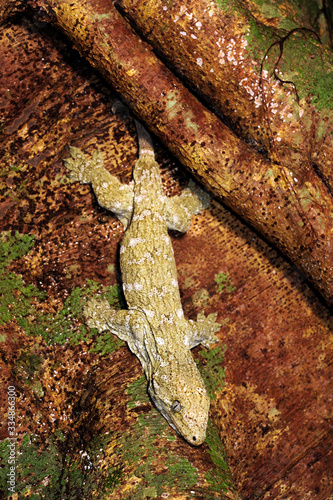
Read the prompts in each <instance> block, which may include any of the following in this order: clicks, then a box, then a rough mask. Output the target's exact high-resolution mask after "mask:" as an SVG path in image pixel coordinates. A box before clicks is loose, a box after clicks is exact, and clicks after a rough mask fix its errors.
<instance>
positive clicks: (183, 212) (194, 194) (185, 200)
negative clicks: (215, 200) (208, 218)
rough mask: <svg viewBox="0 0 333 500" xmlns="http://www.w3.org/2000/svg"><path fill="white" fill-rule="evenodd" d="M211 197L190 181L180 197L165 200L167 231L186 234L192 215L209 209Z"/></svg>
mask: <svg viewBox="0 0 333 500" xmlns="http://www.w3.org/2000/svg"><path fill="white" fill-rule="evenodd" d="M210 200H211V197H210V195H209V194H208V193H206V192H205V191H203V189H201V188H200V187H199V186H198V185H197V184H195V183H194V182H193V181H192V180H191V181H190V182H189V184H188V186H187V187H186V188H185V189H184V190H183V192H182V193H181V195H180V196H173V197H170V198H166V202H165V206H166V211H165V213H166V223H167V226H168V229H173V230H175V231H180V232H181V233H186V231H187V230H188V229H189V228H190V225H191V221H192V216H193V214H198V213H200V212H201V211H202V210H204V209H205V208H208V207H209V204H210Z"/></svg>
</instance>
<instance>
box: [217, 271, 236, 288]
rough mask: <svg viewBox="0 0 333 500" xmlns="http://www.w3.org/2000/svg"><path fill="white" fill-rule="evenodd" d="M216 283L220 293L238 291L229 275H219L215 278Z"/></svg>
mask: <svg viewBox="0 0 333 500" xmlns="http://www.w3.org/2000/svg"><path fill="white" fill-rule="evenodd" d="M214 281H215V283H217V284H218V287H217V290H218V292H219V293H222V292H223V291H224V290H225V291H226V292H227V293H232V292H234V291H235V290H236V287H235V285H234V284H233V282H232V281H231V278H230V276H229V273H225V274H223V273H218V274H217V275H216V276H215V278H214Z"/></svg>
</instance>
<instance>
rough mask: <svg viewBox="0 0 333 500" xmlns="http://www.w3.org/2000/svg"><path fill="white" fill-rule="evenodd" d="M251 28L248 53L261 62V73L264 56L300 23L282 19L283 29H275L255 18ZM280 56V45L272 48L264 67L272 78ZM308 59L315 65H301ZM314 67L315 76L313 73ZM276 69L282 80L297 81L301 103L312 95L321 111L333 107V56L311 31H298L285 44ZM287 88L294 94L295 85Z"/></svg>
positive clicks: (249, 21) (250, 20) (248, 34)
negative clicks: (332, 56) (332, 60)
mask: <svg viewBox="0 0 333 500" xmlns="http://www.w3.org/2000/svg"><path fill="white" fill-rule="evenodd" d="M248 25H249V30H248V33H247V39H248V52H249V54H250V56H251V58H252V59H254V60H256V61H257V62H258V65H257V68H258V73H259V69H260V65H261V63H262V62H263V59H264V56H265V54H266V52H267V51H268V49H269V48H270V47H271V46H272V44H273V43H274V42H278V41H279V40H282V39H283V38H284V37H286V36H287V35H288V32H291V31H292V30H294V29H295V28H299V26H298V24H296V22H294V21H293V20H292V19H290V20H288V19H287V18H283V19H282V20H281V23H280V26H279V28H281V27H283V29H280V30H277V29H275V30H272V29H271V28H269V27H266V26H264V25H262V24H260V23H258V22H256V21H255V20H254V19H252V18H249V19H248ZM279 55H280V47H279V45H275V46H272V48H271V49H270V50H269V52H268V55H267V59H266V61H265V63H264V67H263V69H264V70H267V71H268V73H269V75H273V70H274V67H275V64H276V63H277V61H278V59H279ZM304 60H306V61H310V62H311V65H310V66H309V64H301V62H300V61H304ZM310 67H311V75H310V74H309V70H310ZM276 69H277V70H279V71H281V72H282V75H281V74H280V75H279V76H280V77H281V79H282V80H285V81H291V82H293V84H294V85H295V88H296V91H297V95H298V97H299V99H300V100H301V99H302V98H305V97H307V96H308V95H311V96H312V104H313V105H314V106H315V107H316V108H317V110H318V111H320V110H322V109H323V108H327V109H332V108H333V101H332V90H331V89H332V87H333V65H332V62H331V57H330V54H329V52H328V51H327V50H325V49H324V48H323V46H322V45H320V43H319V41H318V40H317V38H316V37H315V35H314V34H313V33H312V32H311V31H310V30H306V29H302V30H301V31H295V32H294V33H292V34H291V35H290V36H289V37H288V38H286V39H285V40H284V41H283V54H282V57H281V60H280V61H279V64H278V67H277V68H276ZM284 85H288V86H289V87H290V89H291V90H293V91H294V87H293V86H292V85H291V84H284ZM295 98H296V93H295Z"/></svg>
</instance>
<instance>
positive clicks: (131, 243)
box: [128, 238, 146, 247]
mask: <svg viewBox="0 0 333 500" xmlns="http://www.w3.org/2000/svg"><path fill="white" fill-rule="evenodd" d="M145 241H146V240H145V239H144V238H131V239H130V240H129V242H128V246H130V247H136V245H139V243H144V242H145Z"/></svg>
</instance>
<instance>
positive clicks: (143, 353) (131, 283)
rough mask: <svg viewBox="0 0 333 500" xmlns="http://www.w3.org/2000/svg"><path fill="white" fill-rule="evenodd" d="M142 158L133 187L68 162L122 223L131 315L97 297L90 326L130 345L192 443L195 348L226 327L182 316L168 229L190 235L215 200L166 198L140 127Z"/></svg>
mask: <svg viewBox="0 0 333 500" xmlns="http://www.w3.org/2000/svg"><path fill="white" fill-rule="evenodd" d="M136 128H137V133H138V142H139V159H138V160H137V161H136V163H135V166H134V169H133V181H132V182H131V183H130V184H129V185H126V184H121V183H120V181H119V180H118V179H117V178H116V177H114V176H112V175H111V174H110V173H109V172H108V171H107V170H106V169H105V168H104V163H103V159H102V156H101V153H100V152H99V151H95V153H94V154H93V156H92V158H89V157H88V156H86V155H85V154H84V153H82V151H81V150H79V149H78V148H74V147H71V148H70V154H71V158H68V159H67V160H65V164H66V167H67V169H68V170H69V171H70V177H71V179H73V180H75V181H80V182H81V183H90V184H91V185H92V187H93V190H94V192H95V194H96V197H97V200H98V203H99V204H100V205H101V206H102V207H104V208H106V209H108V210H110V211H112V212H113V213H114V214H115V215H116V216H117V217H118V218H119V219H120V221H121V222H122V224H123V226H124V228H125V230H126V231H125V235H124V237H123V239H122V242H121V246H120V268H121V274H122V286H123V291H124V295H125V298H126V302H127V305H128V309H126V310H113V309H112V308H111V307H110V305H109V304H108V302H106V301H105V300H101V299H99V298H93V299H92V300H90V301H89V302H88V303H87V305H86V306H85V310H84V314H85V317H86V320H87V324H88V325H89V326H90V327H96V328H97V329H98V331H99V332H102V331H104V330H109V331H110V332H112V333H114V334H115V335H117V336H118V337H119V338H120V339H122V340H124V341H125V342H127V344H128V347H129V348H130V350H131V351H132V352H133V353H134V354H135V355H136V356H137V357H138V359H139V360H140V362H141V364H142V366H143V369H144V372H145V375H146V377H147V380H148V393H149V395H150V397H151V399H152V401H153V403H154V404H155V406H156V408H157V409H158V410H159V412H160V413H161V414H162V415H163V416H164V417H165V418H166V420H167V421H168V423H169V424H170V426H171V427H172V428H173V429H174V430H175V431H176V432H177V433H178V434H180V435H181V436H183V438H185V439H186V440H187V441H188V442H189V443H190V444H192V445H200V444H201V443H203V441H204V440H205V437H206V427H207V420H208V411H209V397H208V395H207V392H206V388H205V385H204V382H203V380H202V378H201V375H200V373H199V371H198V368H197V366H196V363H195V362H194V360H193V357H192V355H191V352H190V349H192V348H193V347H195V346H197V345H199V344H202V345H204V346H206V347H209V344H211V343H215V342H216V341H217V338H216V337H215V335H214V333H215V332H217V331H218V330H219V328H220V325H219V324H218V323H216V322H215V320H216V316H217V314H209V315H208V316H207V317H206V316H204V315H203V314H199V315H198V317H197V320H196V321H193V320H187V319H185V317H184V313H183V309H182V305H181V301H180V294H179V288H178V281H177V270H176V264H175V259H174V254H173V249H172V245H171V241H170V237H169V235H168V229H174V230H177V231H181V232H186V231H187V229H188V228H189V227H190V224H191V219H192V215H193V214H194V213H199V212H200V211H201V210H202V209H204V208H206V207H208V205H209V202H210V197H209V195H208V194H207V193H205V192H204V191H202V190H201V189H200V188H199V187H198V186H195V184H194V183H193V182H191V183H190V184H189V186H188V187H187V188H186V189H184V190H183V192H182V194H181V195H180V196H175V197H166V196H165V194H164V192H163V188H162V183H161V177H160V172H159V166H158V164H157V163H156V161H155V159H154V149H153V145H152V140H151V137H150V135H149V134H148V132H147V131H146V130H145V129H144V128H143V127H142V125H140V123H138V122H136Z"/></svg>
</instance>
